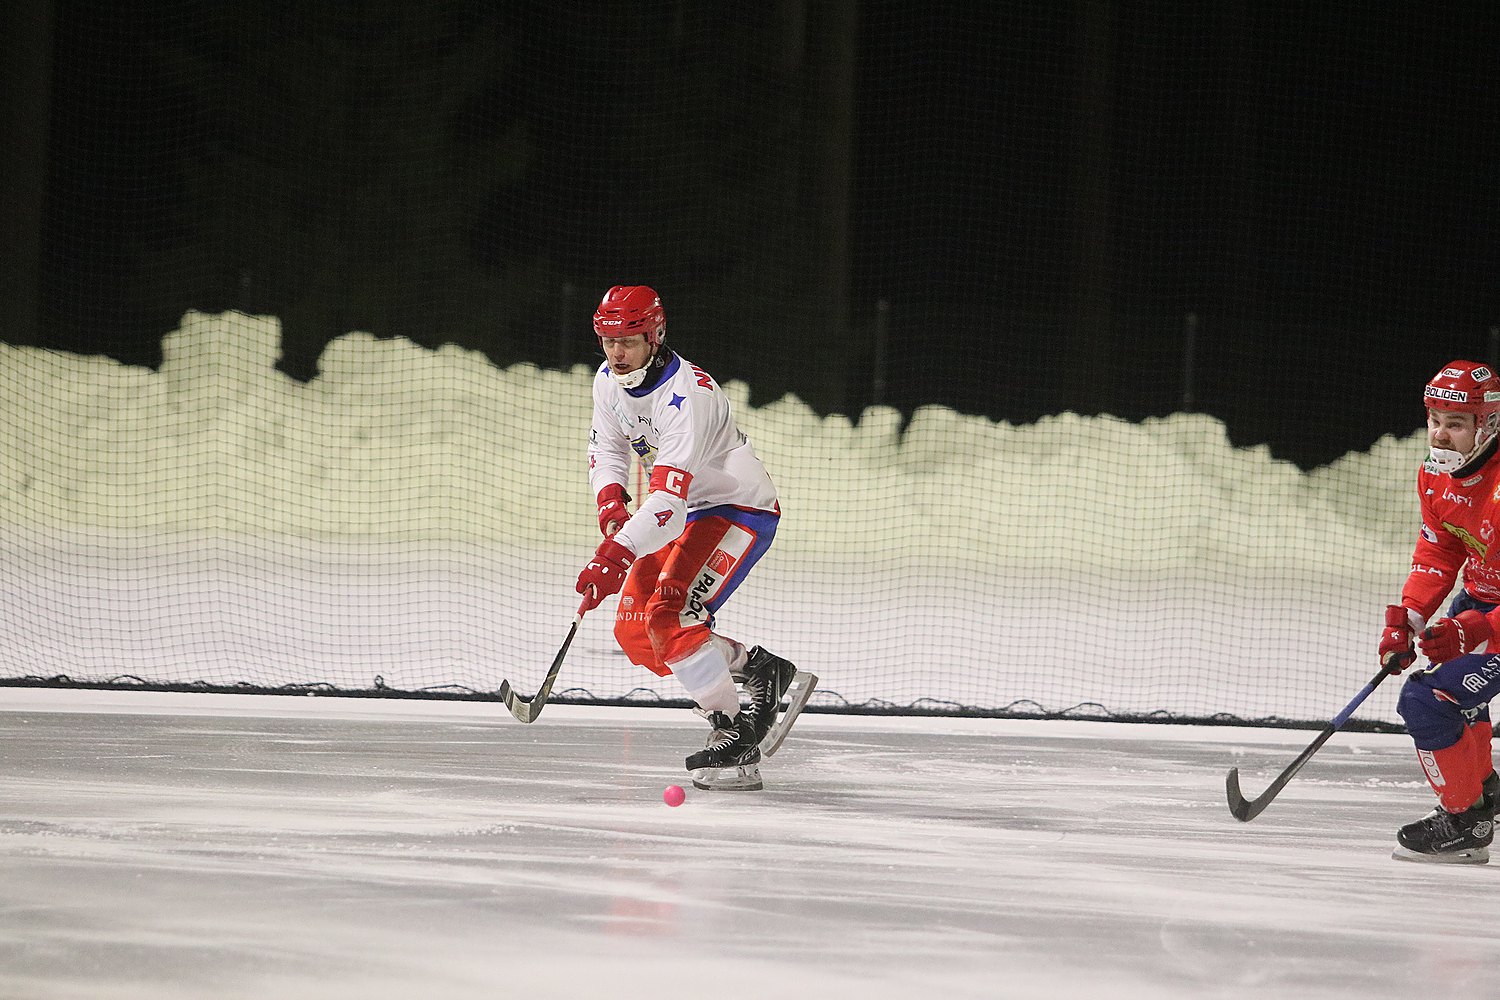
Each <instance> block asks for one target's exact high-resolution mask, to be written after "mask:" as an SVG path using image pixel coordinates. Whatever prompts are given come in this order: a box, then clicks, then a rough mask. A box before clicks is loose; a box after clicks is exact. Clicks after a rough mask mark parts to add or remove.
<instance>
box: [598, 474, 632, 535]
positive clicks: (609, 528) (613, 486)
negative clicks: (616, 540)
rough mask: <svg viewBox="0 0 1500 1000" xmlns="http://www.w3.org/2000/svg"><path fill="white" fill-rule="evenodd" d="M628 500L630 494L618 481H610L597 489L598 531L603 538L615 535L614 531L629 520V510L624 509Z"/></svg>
mask: <svg viewBox="0 0 1500 1000" xmlns="http://www.w3.org/2000/svg"><path fill="white" fill-rule="evenodd" d="M629 502H630V494H629V493H626V492H625V487H623V486H621V485H620V484H619V483H610V484H609V485H608V486H606V487H604V489H602V490H600V491H599V532H600V534H602V535H603V536H604V537H605V538H613V537H615V532H617V531H619V530H620V529H621V528H623V527H625V522H626V521H628V520H630V511H628V510H626V509H625V505H626V504H627V503H629Z"/></svg>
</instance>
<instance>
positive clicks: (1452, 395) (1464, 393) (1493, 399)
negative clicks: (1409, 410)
mask: <svg viewBox="0 0 1500 1000" xmlns="http://www.w3.org/2000/svg"><path fill="white" fill-rule="evenodd" d="M1422 405H1423V406H1425V407H1427V408H1429V409H1433V410H1457V411H1458V412H1460V413H1472V414H1474V417H1475V423H1476V424H1479V425H1481V426H1483V425H1484V424H1485V423H1486V421H1485V418H1486V417H1489V416H1492V415H1494V414H1500V378H1497V377H1496V375H1495V370H1494V369H1493V368H1491V367H1490V366H1489V365H1482V364H1480V363H1479V362H1477V361H1450V362H1449V363H1448V364H1446V365H1444V366H1443V370H1442V371H1440V372H1438V373H1437V374H1436V375H1434V376H1433V377H1432V380H1431V381H1429V382H1428V383H1427V388H1425V389H1424V390H1422Z"/></svg>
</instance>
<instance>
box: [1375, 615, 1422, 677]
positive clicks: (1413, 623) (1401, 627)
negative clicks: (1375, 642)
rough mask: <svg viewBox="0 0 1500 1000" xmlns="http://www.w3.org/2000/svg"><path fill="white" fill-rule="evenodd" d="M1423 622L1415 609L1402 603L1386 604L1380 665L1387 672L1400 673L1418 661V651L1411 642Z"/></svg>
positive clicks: (1381, 637) (1381, 634) (1381, 636)
mask: <svg viewBox="0 0 1500 1000" xmlns="http://www.w3.org/2000/svg"><path fill="white" fill-rule="evenodd" d="M1421 624H1422V619H1421V618H1420V617H1418V615H1417V613H1416V612H1415V611H1412V610H1409V609H1408V608H1405V607H1403V606H1401V605H1400V604H1391V605H1387V606H1386V609H1385V631H1384V632H1382V633H1380V665H1381V666H1382V667H1384V668H1385V670H1386V673H1388V674H1399V673H1400V672H1401V671H1403V670H1405V669H1406V668H1407V667H1409V666H1411V665H1412V664H1413V663H1415V662H1416V659H1417V651H1416V650H1415V649H1413V648H1412V644H1411V643H1412V639H1414V638H1416V634H1417V627H1418V626H1419V625H1421Z"/></svg>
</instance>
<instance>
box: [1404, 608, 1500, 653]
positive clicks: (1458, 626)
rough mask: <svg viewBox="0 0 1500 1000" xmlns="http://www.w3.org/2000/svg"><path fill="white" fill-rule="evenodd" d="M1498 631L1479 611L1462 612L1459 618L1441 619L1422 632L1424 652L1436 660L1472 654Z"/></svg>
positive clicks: (1421, 644)
mask: <svg viewBox="0 0 1500 1000" xmlns="http://www.w3.org/2000/svg"><path fill="white" fill-rule="evenodd" d="M1494 634H1495V630H1494V629H1492V628H1491V627H1490V620H1489V619H1488V618H1486V617H1485V616H1484V615H1482V614H1480V613H1479V612H1478V611H1460V612H1459V613H1458V617H1457V618H1439V619H1438V620H1437V621H1435V622H1433V623H1432V627H1431V628H1429V629H1427V630H1426V631H1425V632H1423V633H1422V641H1421V643H1420V646H1421V647H1422V655H1423V656H1425V657H1427V658H1428V659H1429V660H1431V661H1432V662H1433V663H1447V662H1448V661H1449V660H1451V659H1453V658H1454V657H1456V656H1461V655H1463V654H1464V653H1472V652H1473V651H1474V650H1476V649H1478V648H1479V647H1480V646H1483V645H1484V644H1485V643H1486V642H1488V641H1489V640H1490V636H1492V635H1494Z"/></svg>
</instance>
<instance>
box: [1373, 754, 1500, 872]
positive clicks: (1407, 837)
mask: <svg viewBox="0 0 1500 1000" xmlns="http://www.w3.org/2000/svg"><path fill="white" fill-rule="evenodd" d="M1497 792H1500V777H1497V776H1496V775H1495V773H1494V772H1493V771H1491V772H1490V776H1489V777H1488V778H1485V779H1484V794H1483V795H1482V796H1480V799H1479V801H1478V802H1477V803H1475V804H1474V805H1473V806H1470V807H1469V808H1468V809H1466V810H1464V811H1463V812H1461V813H1451V812H1449V811H1448V810H1446V809H1444V808H1443V807H1442V806H1438V807H1437V808H1436V809H1434V810H1433V811H1432V812H1431V813H1429V814H1428V815H1426V816H1424V817H1422V818H1421V819H1419V820H1417V821H1416V822H1415V823H1408V824H1407V825H1406V826H1403V827H1402V828H1401V829H1400V830H1399V831H1398V832H1397V833H1396V841H1397V843H1399V844H1400V845H1401V846H1399V847H1397V848H1396V850H1395V851H1394V852H1392V854H1391V857H1393V858H1396V859H1397V860H1400V861H1428V862H1438V863H1442V864H1459V865H1482V864H1485V863H1486V862H1488V861H1489V860H1490V843H1491V842H1492V841H1493V840H1494V839H1495V797H1496V793H1497Z"/></svg>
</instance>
